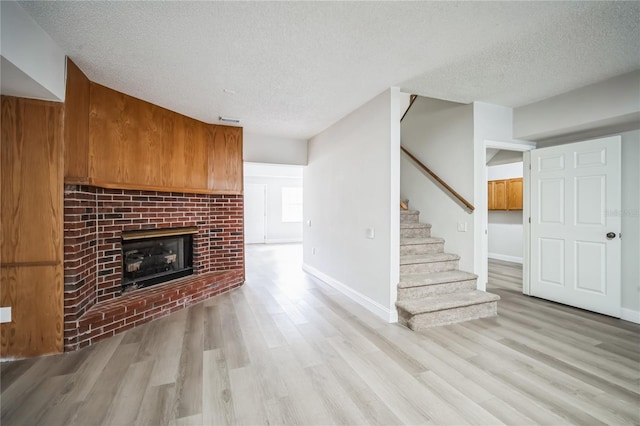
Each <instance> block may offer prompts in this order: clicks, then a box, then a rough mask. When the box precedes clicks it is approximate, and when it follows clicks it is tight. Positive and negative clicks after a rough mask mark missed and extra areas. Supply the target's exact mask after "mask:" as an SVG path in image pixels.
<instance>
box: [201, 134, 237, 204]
mask: <svg viewBox="0 0 640 426" xmlns="http://www.w3.org/2000/svg"><path fill="white" fill-rule="evenodd" d="M242 187H243V185H242V128H240V127H230V126H214V128H213V143H212V144H211V145H210V146H209V189H211V190H212V191H213V192H217V193H224V194H242Z"/></svg>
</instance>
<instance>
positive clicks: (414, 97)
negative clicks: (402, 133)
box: [400, 95, 418, 122]
mask: <svg viewBox="0 0 640 426" xmlns="http://www.w3.org/2000/svg"><path fill="white" fill-rule="evenodd" d="M409 99H411V100H410V101H409V106H408V107H407V109H406V110H405V111H404V114H402V117H401V118H400V122H402V120H404V117H405V116H406V115H407V113H408V112H409V110H410V109H411V107H412V106H413V103H414V102H415V101H416V99H418V95H411V98H409Z"/></svg>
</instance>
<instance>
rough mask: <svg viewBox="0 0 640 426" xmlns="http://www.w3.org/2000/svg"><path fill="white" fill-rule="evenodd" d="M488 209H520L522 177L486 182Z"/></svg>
mask: <svg viewBox="0 0 640 426" xmlns="http://www.w3.org/2000/svg"><path fill="white" fill-rule="evenodd" d="M487 185H488V186H487V194H488V203H487V204H488V207H489V210H522V178H515V179H502V180H491V181H489V182H487Z"/></svg>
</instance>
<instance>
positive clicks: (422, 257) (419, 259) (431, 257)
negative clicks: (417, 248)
mask: <svg viewBox="0 0 640 426" xmlns="http://www.w3.org/2000/svg"><path fill="white" fill-rule="evenodd" d="M455 260H460V256H458V255H457V254H451V253H426V254H404V255H401V256H400V265H415V264H418V263H433V262H449V261H455Z"/></svg>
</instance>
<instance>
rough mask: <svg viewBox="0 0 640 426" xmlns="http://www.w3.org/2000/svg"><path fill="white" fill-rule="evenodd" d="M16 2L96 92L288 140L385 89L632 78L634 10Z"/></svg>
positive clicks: (471, 96)
mask: <svg viewBox="0 0 640 426" xmlns="http://www.w3.org/2000/svg"><path fill="white" fill-rule="evenodd" d="M20 4H21V5H22V7H23V8H24V9H25V10H26V11H27V12H28V13H29V14H31V16H33V18H34V19H35V20H36V21H37V22H38V23H39V24H40V26H42V28H43V29H44V30H45V31H46V32H47V33H49V35H50V36H51V37H52V38H53V39H54V40H55V41H56V42H57V43H58V44H59V45H60V46H61V47H62V49H63V50H64V51H66V52H67V54H68V55H69V57H70V58H71V59H72V60H73V61H74V62H75V63H76V64H77V65H78V66H79V67H80V68H81V69H82V70H83V71H84V72H85V73H86V74H87V76H88V77H89V78H90V79H91V80H92V81H95V82H97V83H100V84H103V85H105V86H108V87H111V88H113V89H116V90H119V91H122V92H125V93H128V94H130V95H133V96H136V97H139V98H141V99H144V100H147V101H149V102H152V103H155V104H158V105H161V106H163V107H166V108H168V109H171V110H174V111H177V112H180V113H183V114H185V115H188V116H191V117H194V118H197V119H200V120H203V121H206V122H217V120H218V116H219V115H223V116H231V117H238V118H240V119H241V120H242V125H243V126H244V127H245V129H246V130H248V131H250V132H255V133H263V134H268V135H274V136H281V137H288V138H303V139H306V138H309V137H311V136H313V135H315V134H317V133H318V132H320V131H322V130H324V129H325V128H327V127H328V126H330V125H331V124H333V123H334V122H336V121H337V120H339V119H340V118H342V117H343V116H345V115H346V114H348V113H349V112H351V111H352V110H354V109H355V108H357V107H358V106H360V105H362V104H363V103H364V102H366V101H368V100H369V99H371V98H372V97H374V96H376V95H377V94H379V93H380V92H382V91H383V90H385V89H387V88H388V87H390V86H399V87H401V89H402V90H403V91H405V92H410V93H416V94H419V95H423V96H429V97H435V98H439V99H445V100H449V101H455V102H463V103H469V102H473V101H483V102H489V103H496V104H500V105H506V106H520V105H524V104H528V103H531V102H534V101H537V100H540V99H544V98H547V97H549V96H553V95H557V94H559V93H563V92H566V91H569V90H572V89H575V88H577V87H581V86H584V85H587V84H591V83H594V82H597V81H600V80H604V79H606V78H610V77H613V76H616V75H620V74H623V73H626V72H629V71H632V70H634V69H638V68H640V3H638V2H102V1H100V2H61V1H57V2H30V1H28V2H21V3H20ZM224 89H228V90H231V91H233V92H235V93H234V94H232V93H225V92H224Z"/></svg>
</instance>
